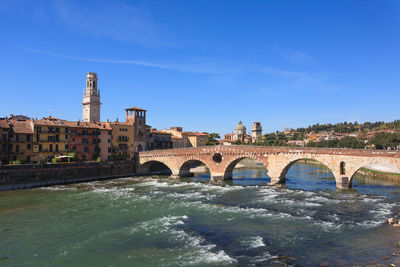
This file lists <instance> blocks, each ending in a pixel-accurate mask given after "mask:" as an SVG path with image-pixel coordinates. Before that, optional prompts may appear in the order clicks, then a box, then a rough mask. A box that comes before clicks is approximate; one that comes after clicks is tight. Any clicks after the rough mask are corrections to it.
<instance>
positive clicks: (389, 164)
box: [349, 160, 400, 187]
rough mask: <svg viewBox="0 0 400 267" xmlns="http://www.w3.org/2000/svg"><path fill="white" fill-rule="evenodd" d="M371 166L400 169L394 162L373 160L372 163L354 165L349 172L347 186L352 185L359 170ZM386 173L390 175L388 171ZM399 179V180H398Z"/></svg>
mask: <svg viewBox="0 0 400 267" xmlns="http://www.w3.org/2000/svg"><path fill="white" fill-rule="evenodd" d="M372 164H381V165H384V166H387V167H392V168H397V169H400V164H399V163H396V162H393V161H387V160H375V161H374V162H371V161H366V162H363V163H361V164H358V165H356V166H355V167H354V168H352V170H351V176H349V177H350V178H349V185H350V187H351V186H352V184H353V180H354V178H355V176H356V174H357V173H358V172H359V171H360V170H361V169H363V168H368V167H369V166H370V165H372ZM383 172H385V171H383ZM388 172H389V173H390V171H388ZM399 179H400V178H399Z"/></svg>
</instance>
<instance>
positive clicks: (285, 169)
mask: <svg viewBox="0 0 400 267" xmlns="http://www.w3.org/2000/svg"><path fill="white" fill-rule="evenodd" d="M303 160H304V161H310V162H314V163H317V164H320V165H322V166H324V167H326V168H327V170H328V171H329V172H330V173H331V174H332V178H333V179H334V180H335V183H336V176H335V173H334V169H333V167H332V166H330V164H328V163H327V162H324V161H323V160H321V159H317V158H306V157H300V158H297V159H295V160H292V161H290V162H287V163H285V167H283V169H282V170H281V172H280V174H279V176H278V177H279V178H278V179H279V183H284V182H285V180H286V176H287V174H288V172H289V170H290V168H291V167H292V166H293V165H294V164H296V163H298V162H300V161H303ZM341 165H342V164H341Z"/></svg>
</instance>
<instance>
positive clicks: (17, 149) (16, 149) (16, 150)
mask: <svg viewBox="0 0 400 267" xmlns="http://www.w3.org/2000/svg"><path fill="white" fill-rule="evenodd" d="M15 152H17V153H18V152H19V145H16V146H15Z"/></svg>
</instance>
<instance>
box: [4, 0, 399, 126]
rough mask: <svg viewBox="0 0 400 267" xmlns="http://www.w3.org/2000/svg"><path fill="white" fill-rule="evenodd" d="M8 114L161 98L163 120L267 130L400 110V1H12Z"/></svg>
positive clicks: (63, 113)
mask: <svg viewBox="0 0 400 267" xmlns="http://www.w3.org/2000/svg"><path fill="white" fill-rule="evenodd" d="M0 34H1V42H0V90H1V99H2V101H1V105H0V117H4V116H7V115H9V114H10V113H13V114H26V115H28V116H32V117H38V118H40V117H43V116H47V115H53V116H56V117H61V118H64V119H68V120H78V119H80V118H81V116H82V114H81V113H82V111H81V110H82V108H81V102H82V94H83V89H84V86H85V75H86V73H87V72H97V73H98V76H99V88H100V89H101V98H102V102H103V105H102V114H101V117H102V120H106V119H110V120H115V119H116V118H119V120H123V119H124V110H123V109H124V108H126V107H130V106H138V107H142V108H145V109H147V110H148V116H147V118H148V121H147V122H148V124H150V125H152V126H153V127H156V128H158V129H162V128H167V127H170V126H183V127H184V129H186V130H196V131H197V130H198V131H208V132H219V133H221V134H225V133H228V132H231V131H232V129H233V128H234V126H235V125H236V124H237V122H238V121H239V120H242V121H243V122H244V124H245V125H246V126H247V127H248V129H249V128H251V123H252V122H253V121H260V122H261V123H262V125H263V128H264V132H271V131H275V130H281V129H282V128H283V127H291V128H295V127H302V126H308V125H309V124H313V123H326V122H330V123H335V122H340V121H356V120H357V121H359V122H363V121H377V120H384V121H389V120H393V119H396V118H397V119H400V105H399V99H400V1H396V0H386V1H382V0H380V1H378V0H377V1H368V0H362V1H361V0H360V1H347V0H345V1H339V0H330V1H285V0H279V1H278V0H274V1H272V0H270V1H266V0H265V1H224V0H218V1H215V0H212V1H205V0H204V1H203V0H202V1H194V0H188V1H178V0H177V1H167V0H159V1H151V0H150V1H128V0H125V1H99V0H97V1H94V0H93V1H70V0H69V1H66V0H65V1H63V0H54V1H53V0H41V1H28V0H26V1H22V0H2V1H1V3H0Z"/></svg>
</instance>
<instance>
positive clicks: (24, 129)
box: [10, 120, 33, 134]
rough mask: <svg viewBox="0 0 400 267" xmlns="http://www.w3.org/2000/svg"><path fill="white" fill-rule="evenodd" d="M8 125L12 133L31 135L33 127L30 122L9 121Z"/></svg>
mask: <svg viewBox="0 0 400 267" xmlns="http://www.w3.org/2000/svg"><path fill="white" fill-rule="evenodd" d="M10 123H11V127H12V130H13V132H14V133H18V134H33V125H32V122H31V121H30V120H27V121H16V120H10Z"/></svg>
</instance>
